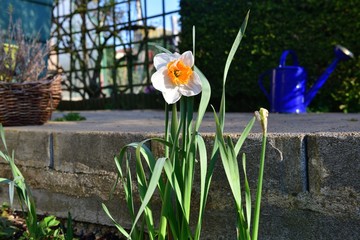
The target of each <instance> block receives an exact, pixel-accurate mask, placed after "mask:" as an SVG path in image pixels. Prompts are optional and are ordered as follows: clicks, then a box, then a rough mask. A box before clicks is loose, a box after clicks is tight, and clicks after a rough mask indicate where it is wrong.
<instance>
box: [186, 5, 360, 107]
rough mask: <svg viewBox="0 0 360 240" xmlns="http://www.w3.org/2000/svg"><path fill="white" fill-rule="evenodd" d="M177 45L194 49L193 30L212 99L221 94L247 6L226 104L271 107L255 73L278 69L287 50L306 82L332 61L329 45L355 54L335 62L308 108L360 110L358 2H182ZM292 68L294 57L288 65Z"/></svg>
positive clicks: (198, 62)
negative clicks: (246, 20)
mask: <svg viewBox="0 0 360 240" xmlns="http://www.w3.org/2000/svg"><path fill="white" fill-rule="evenodd" d="M180 7H181V10H180V15H181V24H182V35H181V43H180V50H181V51H185V50H188V49H192V26H195V28H196V56H195V57H196V64H197V66H198V67H199V68H200V69H201V70H202V71H203V72H204V73H205V74H206V76H207V78H208V79H209V81H210V84H211V86H212V99H211V103H212V104H213V105H215V106H216V105H217V103H219V102H220V101H219V98H220V94H221V81H222V75H223V68H224V64H225V61H226V57H227V54H228V51H229V49H230V48H231V44H232V42H233V40H234V38H235V36H236V34H237V32H238V30H239V27H240V25H241V23H242V21H243V19H244V17H245V15H246V12H247V11H248V10H250V20H249V23H248V28H247V30H246V33H245V38H244V39H243V41H242V43H241V47H240V50H239V51H238V53H237V54H236V55H235V58H234V61H233V63H232V66H231V70H230V72H229V76H228V85H227V94H228V96H227V109H228V110H229V111H254V110H255V109H258V108H259V107H260V106H263V107H269V103H268V102H267V99H266V98H265V96H264V95H263V93H262V92H261V91H260V89H259V87H258V78H259V75H260V74H261V73H263V72H265V71H267V70H268V69H272V68H275V67H277V66H278V64H279V59H280V56H281V53H282V52H283V51H284V50H286V49H292V50H294V51H295V52H296V53H297V56H298V59H299V63H300V65H301V66H303V67H304V68H305V69H306V70H307V72H308V79H307V80H308V87H310V86H311V85H312V84H313V83H314V82H315V81H316V80H317V79H318V78H319V77H320V75H321V74H322V73H323V72H324V71H325V69H326V68H327V67H328V65H329V64H330V63H331V62H332V61H333V59H334V52H333V49H334V46H335V45H336V44H340V45H342V46H345V47H346V48H348V49H349V50H351V51H352V52H353V53H354V55H355V58H354V59H352V60H349V61H346V62H340V63H339V64H338V67H337V68H336V69H335V71H334V72H333V73H332V74H331V76H330V77H329V79H328V81H327V82H326V84H325V85H324V87H323V88H322V89H321V90H320V92H319V93H318V94H317V95H316V97H315V98H314V100H313V101H312V102H311V103H310V105H309V111H324V112H328V111H332V112H334V111H344V112H360V84H359V81H358V79H359V77H360V70H359V69H360V60H359V58H358V57H357V55H356V53H359V52H360V44H359V40H360V21H359V19H360V4H359V1H358V0H341V1H328V0H303V1H297V0H282V1H281V0H277V1H275V0H273V1H264V0H257V1H254V0H252V1H251V0H249V1H240V0H232V1H230V0H229V1H228V0H196V1H194V0H181V1H180ZM287 64H289V65H291V62H290V61H289V62H287Z"/></svg>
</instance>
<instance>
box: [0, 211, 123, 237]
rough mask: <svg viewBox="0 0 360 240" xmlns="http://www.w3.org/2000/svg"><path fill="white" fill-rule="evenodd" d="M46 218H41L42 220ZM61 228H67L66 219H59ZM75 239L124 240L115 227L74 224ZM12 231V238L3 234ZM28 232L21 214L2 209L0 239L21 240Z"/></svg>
mask: <svg viewBox="0 0 360 240" xmlns="http://www.w3.org/2000/svg"><path fill="white" fill-rule="evenodd" d="M43 217H44V216H39V220H41V219H42V218H43ZM58 220H59V221H60V222H61V226H65V224H66V219H58ZM72 224H73V233H74V239H79V240H124V239H125V238H123V237H121V236H120V234H119V232H118V230H117V229H116V228H115V227H110V226H102V225H97V224H92V223H84V222H76V221H74V222H73V223H72ZM5 231H6V232H7V231H10V232H12V233H11V236H9V235H7V237H5V236H2V235H1V233H2V232H5ZM25 231H26V224H25V219H24V218H23V214H22V213H21V212H17V211H15V212H12V211H10V210H9V209H6V210H4V209H0V239H4V240H7V239H9V240H11V239H19V238H20V237H21V236H22V235H23V233H24V232H25Z"/></svg>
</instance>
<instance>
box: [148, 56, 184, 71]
mask: <svg viewBox="0 0 360 240" xmlns="http://www.w3.org/2000/svg"><path fill="white" fill-rule="evenodd" d="M179 57H180V54H179V53H174V54H169V53H159V54H156V55H155V57H154V67H155V69H156V70H159V69H160V68H162V67H164V66H166V64H168V62H170V61H174V60H176V59H178V58H179Z"/></svg>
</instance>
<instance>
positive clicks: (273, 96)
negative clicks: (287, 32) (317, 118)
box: [259, 45, 354, 113]
mask: <svg viewBox="0 0 360 240" xmlns="http://www.w3.org/2000/svg"><path fill="white" fill-rule="evenodd" d="M288 55H291V56H292V62H293V66H285V61H286V57H287V56H288ZM353 57H354V55H353V54H352V53H351V52H350V51H349V50H347V49H346V48H344V47H342V46H340V45H337V46H335V59H334V60H333V62H332V63H331V64H330V65H329V67H328V68H327V69H326V70H325V72H324V73H323V74H322V75H321V77H320V78H319V79H318V80H317V81H316V83H315V84H314V85H313V86H312V87H311V89H310V90H309V91H308V92H306V77H307V74H306V71H305V69H304V68H303V67H301V66H299V63H298V60H297V56H296V54H295V52H294V51H292V50H286V51H284V52H283V53H282V55H281V58H280V65H279V67H277V68H274V69H271V70H269V71H267V72H265V73H263V74H262V75H260V77H259V86H260V89H261V90H262V91H263V92H264V94H265V95H266V97H267V98H268V100H269V102H270V111H271V112H279V113H305V112H306V107H307V106H308V105H309V103H310V102H311V100H312V99H313V98H314V97H315V95H316V93H317V92H318V91H319V90H320V88H321V87H322V85H323V84H324V83H325V82H326V80H327V79H328V78H329V76H330V74H331V73H332V72H333V71H334V69H335V67H336V65H337V64H338V62H339V61H341V60H348V59H350V58H353ZM268 76H270V77H271V81H270V91H269V92H268V91H267V90H266V89H265V87H264V85H263V80H264V78H265V77H268Z"/></svg>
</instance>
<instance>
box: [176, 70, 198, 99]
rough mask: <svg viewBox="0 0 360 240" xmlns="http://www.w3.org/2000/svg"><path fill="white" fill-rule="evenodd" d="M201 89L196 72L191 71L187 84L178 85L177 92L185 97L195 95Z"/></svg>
mask: <svg viewBox="0 0 360 240" xmlns="http://www.w3.org/2000/svg"><path fill="white" fill-rule="evenodd" d="M201 90H202V85H201V80H200V77H199V75H198V74H197V73H196V72H193V74H192V76H191V78H190V80H189V82H188V84H187V85H182V86H180V87H179V92H180V93H181V94H182V95H184V96H187V97H190V96H195V95H197V94H199V93H200V92H201Z"/></svg>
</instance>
